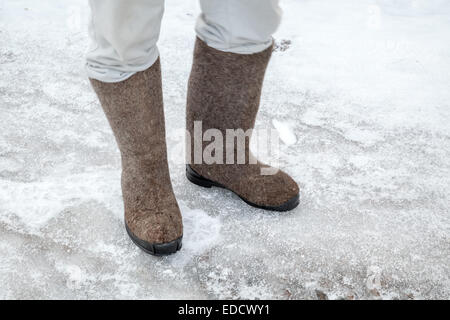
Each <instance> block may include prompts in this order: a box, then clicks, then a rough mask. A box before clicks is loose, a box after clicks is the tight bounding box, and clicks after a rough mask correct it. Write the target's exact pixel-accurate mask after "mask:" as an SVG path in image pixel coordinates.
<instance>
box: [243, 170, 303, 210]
mask: <svg viewBox="0 0 450 320" xmlns="http://www.w3.org/2000/svg"><path fill="white" fill-rule="evenodd" d="M242 184H245V187H244V188H242V190H244V192H243V193H242V198H243V199H244V200H245V201H246V202H247V203H250V204H251V205H254V206H256V207H259V208H263V209H269V210H276V211H288V210H292V209H294V208H295V207H297V206H298V204H299V198H300V196H299V187H298V185H297V183H296V182H295V181H294V180H293V179H292V178H291V177H290V176H289V175H288V174H286V173H285V172H283V171H278V173H276V174H275V175H258V176H253V177H250V178H249V179H248V180H247V181H246V182H243V183H242V182H241V187H242Z"/></svg>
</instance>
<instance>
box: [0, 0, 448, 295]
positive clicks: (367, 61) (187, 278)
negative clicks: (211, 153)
mask: <svg viewBox="0 0 450 320" xmlns="http://www.w3.org/2000/svg"><path fill="white" fill-rule="evenodd" d="M281 5H282V7H283V8H284V9H285V10H284V12H285V16H284V21H283V24H282V25H281V27H280V30H279V31H278V32H277V34H276V35H275V38H276V40H277V44H278V45H277V49H276V51H275V52H274V54H273V59H272V61H271V63H270V66H269V69H268V71H267V78H266V82H265V86H264V90H263V97H262V101H261V108H260V113H259V117H258V119H257V123H256V126H257V128H269V127H270V128H273V129H276V130H277V132H278V133H279V135H280V140H281V143H280V151H281V156H280V159H279V165H280V167H281V168H283V169H284V170H286V171H287V172H288V173H290V174H291V175H292V176H293V177H294V178H295V179H296V180H297V181H298V182H299V184H300V187H301V204H300V206H299V207H298V208H297V209H295V210H294V211H292V212H288V213H281V214H280V213H272V212H263V211H261V210H258V209H254V208H251V207H249V206H247V205H245V204H244V203H243V202H242V201H241V200H240V199H239V198H238V197H237V196H235V195H233V194H232V193H231V192H227V191H223V190H219V189H214V188H213V189H202V188H200V187H197V186H195V185H192V184H190V183H189V182H188V181H187V180H186V178H185V174H184V165H183V161H182V159H180V154H182V148H183V143H182V134H183V125H184V115H185V114H184V105H185V98H186V85H187V79H188V75H189V70H190V58H189V57H191V54H192V48H193V44H194V37H195V34H194V31H193V29H194V24H195V17H196V15H197V14H198V12H199V8H198V4H197V3H196V1H184V0H172V1H167V2H166V12H165V17H164V21H163V26H162V33H161V38H160V42H159V45H160V51H161V57H162V58H161V59H162V69H163V85H164V98H165V112H166V122H167V136H168V151H169V158H170V169H171V175H172V181H173V185H174V190H175V193H176V196H177V198H178V199H179V203H180V207H181V210H182V213H183V216H184V224H185V232H184V243H183V249H182V250H181V251H180V252H179V253H178V254H177V255H173V256H169V257H165V258H156V257H151V256H148V255H146V254H144V253H143V252H141V251H139V250H138V249H137V248H136V247H135V246H134V245H133V244H132V243H131V241H130V240H129V238H128V237H127V235H126V232H125V230H124V228H123V215H122V211H123V205H122V202H121V193H120V184H119V182H120V157H119V153H118V151H117V148H116V146H115V142H114V138H113V136H112V133H111V130H110V128H109V126H108V124H107V121H106V119H105V117H104V115H103V113H102V111H101V108H100V106H99V104H98V102H97V99H96V97H95V95H94V93H93V92H92V90H91V88H90V86H89V83H88V81H87V79H86V76H85V74H84V71H83V55H84V53H85V51H86V50H87V47H88V39H87V30H86V25H87V17H88V8H87V1H84V0H66V1H64V2H58V1H55V0H43V1H31V0H20V1H18V0H14V1H13V0H3V1H1V2H0V70H1V77H0V119H1V120H0V121H1V122H0V124H1V131H0V284H1V285H0V298H8V299H27V298H37V299H44V298H50V299H57V298H62V299H83V298H86V299H96V298H104V299H108V298H111V299H119V298H133V299H145V298H156V299H165V298H174V299H181V298H193V299H203V298H231V299H237V298H249V299H255V298H275V299H300V298H303V299H305V298H306V299H310V298H311V299H325V298H328V299H420V298H425V299H435V298H440V299H448V298H450V212H449V207H450V194H449V191H448V190H449V189H450V161H449V159H450V126H449V123H450V102H449V101H450V90H449V88H450V72H449V71H450V55H449V52H450V42H449V41H448V39H449V36H450V19H449V16H450V5H449V3H448V1H445V0H433V1H430V0H396V1H394V0H393V1H387V0H383V1H381V0H378V1H375V0H342V1H331V0H317V1H306V0H305V1H300V0H298V1H296V0H283V1H281Z"/></svg>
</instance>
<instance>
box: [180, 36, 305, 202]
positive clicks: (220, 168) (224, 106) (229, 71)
mask: <svg viewBox="0 0 450 320" xmlns="http://www.w3.org/2000/svg"><path fill="white" fill-rule="evenodd" d="M271 53H272V47H269V48H268V49H266V50H264V51H262V52H259V53H255V54H236V53H229V52H223V51H219V50H216V49H214V48H211V47H209V46H208V45H207V44H206V43H205V42H203V41H202V40H200V39H198V38H197V40H196V44H195V50H194V62H193V65H192V71H191V75H190V79H189V85H188V97H187V111H186V128H187V130H188V132H189V136H190V137H188V141H187V147H188V148H189V147H190V151H191V152H190V153H188V154H190V159H188V164H187V166H186V175H187V178H188V179H189V180H190V181H191V182H193V183H195V184H197V185H200V186H203V187H211V186H216V187H222V188H226V189H229V190H231V191H233V192H234V193H235V194H237V195H238V196H239V197H240V198H242V199H243V200H244V201H245V202H247V203H248V204H250V205H252V206H254V207H258V208H262V209H267V210H276V211H287V210H291V209H293V208H295V207H296V206H297V205H298V203H299V188H298V185H297V183H295V181H294V180H293V179H292V178H291V177H290V176H289V175H287V174H286V173H284V172H283V171H281V170H278V171H277V170H268V169H270V167H269V166H267V165H265V164H263V163H261V162H259V161H257V160H256V159H255V158H254V156H253V155H252V154H251V152H250V150H249V140H250V137H248V139H246V140H245V146H244V148H243V149H244V150H243V151H242V150H241V151H240V153H241V155H240V156H241V159H242V157H245V161H244V163H242V160H241V162H240V163H239V162H238V157H239V152H238V151H239V149H238V146H237V144H236V143H234V141H233V142H232V145H234V150H232V153H233V154H234V161H233V163H232V164H227V163H229V162H227V159H226V153H227V152H228V151H226V150H225V149H226V146H227V145H229V143H230V141H228V140H227V141H226V142H225V140H226V136H227V133H226V131H227V130H229V129H233V130H236V129H242V130H243V132H246V131H247V130H249V129H253V127H254V124H255V119H256V114H257V112H258V108H259V102H260V96H261V88H262V84H263V80H264V73H265V70H266V67H267V64H268V62H269V60H270V56H271ZM199 121H201V131H202V132H201V133H202V134H201V135H198V134H196V132H195V130H194V128H195V126H196V123H197V124H199ZM208 129H217V130H219V131H220V132H221V133H222V137H223V141H224V143H223V144H224V148H223V158H222V159H221V160H222V161H221V163H218V162H217V161H215V162H214V163H207V162H206V163H205V161H204V160H203V159H202V161H201V163H198V161H196V159H195V155H196V154H197V155H198V153H199V149H198V146H200V148H201V150H200V153H203V152H204V151H205V148H207V147H208V144H209V143H210V142H205V141H203V140H204V138H203V133H205V132H206V131H207V130H208ZM242 153H243V154H242ZM202 158H203V157H202ZM263 168H265V169H266V170H265V171H264V170H262V169H263ZM272 169H273V168H272ZM263 172H266V173H267V172H276V173H275V174H269V175H267V174H262V173H263Z"/></svg>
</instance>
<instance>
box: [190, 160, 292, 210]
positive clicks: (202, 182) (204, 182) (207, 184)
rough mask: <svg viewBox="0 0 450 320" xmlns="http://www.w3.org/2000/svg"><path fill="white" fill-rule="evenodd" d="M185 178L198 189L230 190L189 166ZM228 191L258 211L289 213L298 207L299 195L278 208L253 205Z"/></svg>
mask: <svg viewBox="0 0 450 320" xmlns="http://www.w3.org/2000/svg"><path fill="white" fill-rule="evenodd" d="M186 177H187V179H188V180H189V181H190V182H192V183H193V184H196V185H198V186H200V187H204V188H211V187H218V188H222V189H226V190H230V189H228V188H227V187H225V186H224V185H222V184H220V183H218V182H215V181H212V180H209V179H207V178H204V177H202V176H201V175H199V174H198V173H197V172H195V171H194V169H192V168H191V166H190V165H186ZM230 191H231V192H233V193H234V194H235V195H237V196H238V197H239V198H241V199H242V200H243V201H244V202H245V203H247V204H248V205H250V206H252V207H255V208H259V209H264V210H271V211H289V210H292V209H294V208H296V207H297V206H298V204H299V203H300V195H299V194H297V195H296V196H294V197H292V198H291V199H289V200H288V201H286V202H285V203H283V204H281V205H279V206H263V205H259V204H256V203H253V202H251V201H248V200H247V199H245V198H243V197H241V196H240V195H239V194H237V193H236V192H234V191H233V190H230Z"/></svg>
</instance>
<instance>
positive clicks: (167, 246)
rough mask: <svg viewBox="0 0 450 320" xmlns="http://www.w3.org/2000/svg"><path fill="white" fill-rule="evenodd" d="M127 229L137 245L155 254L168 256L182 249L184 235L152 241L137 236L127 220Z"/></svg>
mask: <svg viewBox="0 0 450 320" xmlns="http://www.w3.org/2000/svg"><path fill="white" fill-rule="evenodd" d="M125 229H126V230H127V233H128V235H129V236H130V238H131V240H132V241H133V243H134V244H135V245H137V246H138V247H139V248H140V249H141V250H143V251H144V252H146V253H148V254H151V255H154V256H167V255H169V254H173V253H175V252H177V251H178V250H180V249H181V246H182V240H183V236H181V237H179V238H178V239H175V240H173V241H170V242H166V243H150V242H147V241H144V240H141V239H139V238H138V237H136V236H135V235H134V233H133V232H131V230H130V229H129V228H128V225H127V223H126V222H125Z"/></svg>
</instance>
